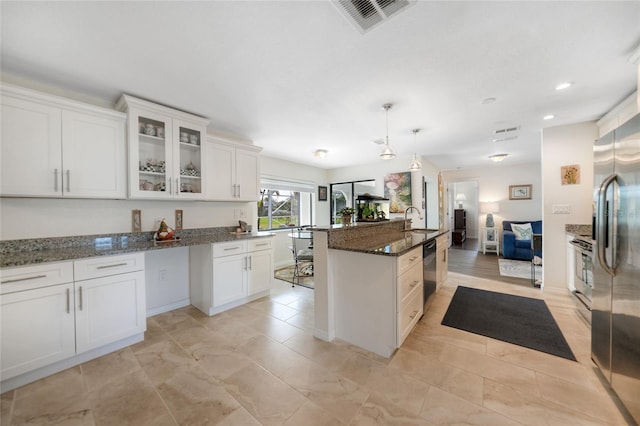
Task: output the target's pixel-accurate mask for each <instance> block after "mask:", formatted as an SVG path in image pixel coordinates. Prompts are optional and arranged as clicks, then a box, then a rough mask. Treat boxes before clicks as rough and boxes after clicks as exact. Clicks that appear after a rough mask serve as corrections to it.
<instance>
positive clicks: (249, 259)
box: [247, 256, 253, 271]
mask: <svg viewBox="0 0 640 426" xmlns="http://www.w3.org/2000/svg"><path fill="white" fill-rule="evenodd" d="M252 263H253V262H251V256H247V264H248V265H249V266H248V267H247V269H248V270H249V271H250V270H251V266H253V265H252Z"/></svg>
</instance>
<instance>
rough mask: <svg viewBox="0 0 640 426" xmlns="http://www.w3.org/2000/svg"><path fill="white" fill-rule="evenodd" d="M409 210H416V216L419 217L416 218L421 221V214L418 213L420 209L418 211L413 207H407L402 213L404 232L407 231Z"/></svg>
mask: <svg viewBox="0 0 640 426" xmlns="http://www.w3.org/2000/svg"><path fill="white" fill-rule="evenodd" d="M411 209H414V210H416V211H417V212H418V214H419V215H420V216H418V217H419V218H420V219H421V220H422V212H421V211H420V209H419V208H417V207H414V206H409V207H407V209H406V210H405V211H404V230H405V231H407V214H408V213H409V211H410V210H411Z"/></svg>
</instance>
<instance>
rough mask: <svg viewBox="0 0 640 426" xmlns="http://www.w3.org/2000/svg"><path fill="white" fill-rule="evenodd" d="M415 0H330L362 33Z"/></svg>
mask: <svg viewBox="0 0 640 426" xmlns="http://www.w3.org/2000/svg"><path fill="white" fill-rule="evenodd" d="M415 2H416V0H331V3H333V5H334V6H335V7H336V9H338V10H339V11H340V13H341V14H342V15H343V16H344V17H345V18H346V19H347V21H349V22H350V23H351V25H353V26H354V27H355V28H356V29H357V30H358V31H360V32H361V33H363V34H364V33H365V32H367V31H369V30H371V29H372V28H374V27H375V26H376V25H378V24H381V23H382V22H384V21H385V20H387V19H389V18H390V17H391V16H392V15H394V14H396V13H397V12H399V11H401V10H403V9H406V8H407V7H408V6H411V5H413V4H415Z"/></svg>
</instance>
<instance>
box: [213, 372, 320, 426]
mask: <svg viewBox="0 0 640 426" xmlns="http://www.w3.org/2000/svg"><path fill="white" fill-rule="evenodd" d="M224 382H225V384H226V388H227V390H228V391H229V393H231V395H233V397H234V398H235V399H236V400H238V401H239V402H240V404H242V406H243V407H244V408H245V409H247V411H249V413H251V415H252V416H254V417H255V418H256V419H257V420H258V421H259V422H260V423H262V424H264V425H280V424H282V423H284V422H285V421H286V420H287V419H288V418H289V417H291V416H292V415H293V413H295V412H296V411H297V410H298V409H299V408H300V407H301V406H302V405H303V404H304V403H305V402H306V401H307V400H306V398H304V397H303V396H302V395H300V394H299V393H298V392H296V391H295V390H293V389H292V388H291V387H290V386H289V385H287V384H285V383H284V382H283V381H281V380H280V379H278V378H277V377H275V376H274V375H272V374H271V373H269V372H267V371H266V370H264V369H263V368H262V367H260V366H258V365H256V364H250V365H248V366H246V367H245V368H242V369H241V370H238V371H237V372H235V373H234V374H232V375H230V376H229V377H228V378H226V379H225V380H224Z"/></svg>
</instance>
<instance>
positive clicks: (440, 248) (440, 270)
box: [436, 232, 449, 290]
mask: <svg viewBox="0 0 640 426" xmlns="http://www.w3.org/2000/svg"><path fill="white" fill-rule="evenodd" d="M448 273H449V233H448V232H447V233H446V234H443V235H440V236H439V237H436V290H440V287H442V284H444V282H445V280H446V279H447V275H448Z"/></svg>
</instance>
